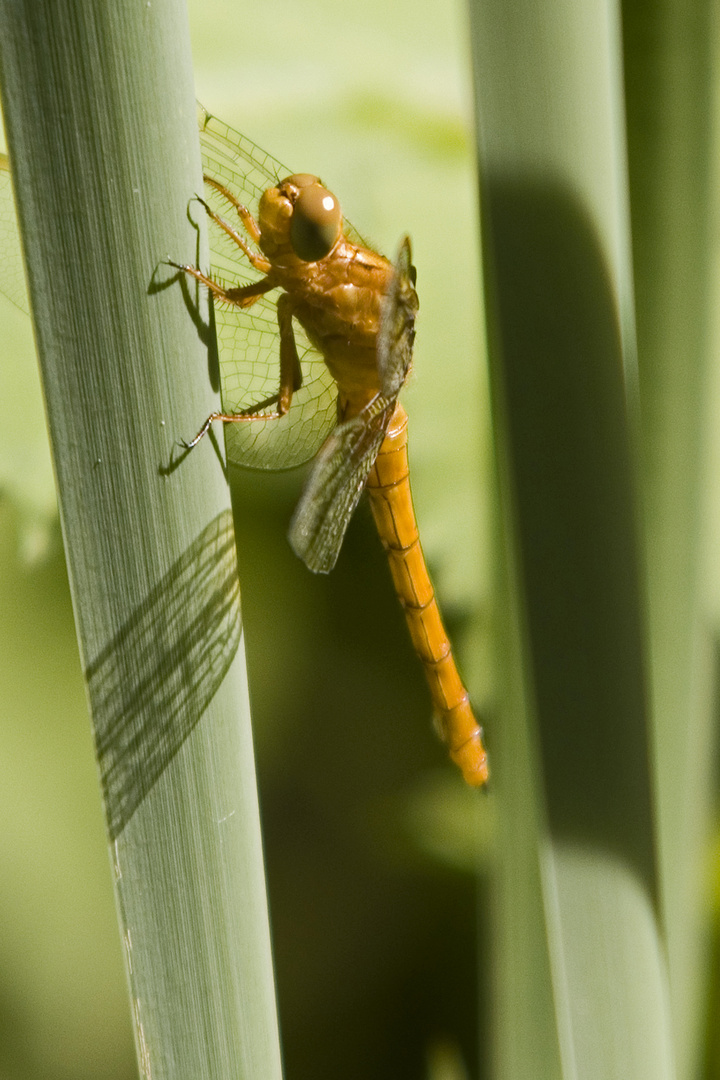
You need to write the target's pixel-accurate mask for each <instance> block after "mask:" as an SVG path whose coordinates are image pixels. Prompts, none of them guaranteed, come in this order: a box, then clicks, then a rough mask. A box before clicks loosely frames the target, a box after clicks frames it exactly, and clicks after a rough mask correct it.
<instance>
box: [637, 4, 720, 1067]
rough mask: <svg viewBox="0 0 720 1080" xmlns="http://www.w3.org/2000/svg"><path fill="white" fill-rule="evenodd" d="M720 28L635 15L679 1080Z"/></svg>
mask: <svg viewBox="0 0 720 1080" xmlns="http://www.w3.org/2000/svg"><path fill="white" fill-rule="evenodd" d="M714 20H715V9H714V6H713V5H712V4H710V3H706V2H703V0H700V2H695V3H693V4H685V3H683V2H682V0H662V2H661V3H658V4H652V5H647V4H645V3H642V2H637V0H626V2H625V4H624V5H623V37H624V42H625V85H626V97H627V113H628V136H629V165H630V196H631V207H632V223H633V229H632V232H633V262H634V269H635V290H636V296H637V316H638V360H639V372H640V392H641V400H642V412H641V416H642V439H643V486H644V504H645V512H646V521H647V566H648V598H649V619H650V629H651V643H652V650H651V668H650V674H651V677H652V684H651V685H652V700H653V707H654V711H655V724H656V739H655V747H656V760H657V771H656V776H657V780H656V783H657V810H658V818H659V823H660V834H659V835H660V850H659V854H660V867H661V873H662V890H663V913H664V918H665V925H666V927H667V938H668V963H669V971H670V985H671V1000H672V1008H673V1024H674V1030H675V1037H676V1044H677V1058H678V1073H679V1075H680V1076H683V1077H688V1078H691V1077H695V1076H697V1075H698V1071H697V1070H698V1065H699V1055H700V1052H701V1048H702V1041H701V1037H700V1036H701V1033H702V1027H703V1012H704V1009H705V988H706V986H705V976H706V964H707V960H708V955H709V953H708V949H707V947H706V933H707V925H706V924H707V919H708V902H707V891H706V885H705V881H706V860H707V856H708V851H709V848H710V832H711V830H712V829H714V828H715V827H716V826H715V821H714V818H715V814H714V811H713V806H712V801H713V796H712V772H713V769H714V759H713V749H712V741H713V731H714V719H715V709H714V702H713V700H712V684H713V681H714V678H715V675H714V667H715V663H716V657H715V650H716V643H715V641H714V636H715V635H714V634H713V629H714V628H715V627H716V626H717V611H711V610H710V605H711V603H712V599H711V598H713V597H717V595H718V588H717V581H718V574H717V559H716V558H715V557H714V555H713V556H711V559H712V568H711V569H710V575H711V577H710V580H708V571H707V570H706V567H705V565H704V563H705V558H706V555H705V553H706V552H707V551H712V548H711V547H710V546H709V545H708V541H707V537H706V531H707V522H708V515H707V509H708V505H707V504H708V503H709V502H710V501H711V500H712V501H715V502H716V500H717V483H716V482H715V480H714V479H713V475H714V474H713V471H712V469H711V467H710V465H709V461H708V453H709V437H710V434H711V428H710V421H711V416H712V413H711V410H710V409H709V408H708V401H711V402H712V411H713V412H715V411H716V409H717V404H716V401H715V400H713V399H712V398H711V396H710V393H711V389H712V384H711V372H712V366H711V365H712V360H713V356H714V353H715V351H716V349H715V347H714V345H713V344H712V343H711V336H710V335H711V327H712V321H713V318H714V310H713V309H714V306H715V303H714V294H715V292H716V288H717V285H716V281H715V280H714V275H713V262H714V258H715V257H714V253H713V245H714V244H715V243H716V241H715V230H714V227H713V222H714V220H715V215H716V211H715V206H714V202H715V201H716V199H717V195H716V191H717V184H716V182H715V172H716V169H717V165H716V163H715V157H716V151H715V149H714V147H715V142H716V140H715V138H714V135H715V130H714V124H713V122H712V110H713V92H714V87H713V60H714V55H715V53H716V50H717V41H716V34H715V27H714ZM716 393H717V391H716ZM713 427H714V428H717V424H716V423H715V424H714V425H713ZM708 477H710V478H711V482H710V483H709V484H708V483H707V478H708ZM715 604H717V601H715ZM715 634H716V631H715Z"/></svg>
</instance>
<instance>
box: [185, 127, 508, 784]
mask: <svg viewBox="0 0 720 1080" xmlns="http://www.w3.org/2000/svg"><path fill="white" fill-rule="evenodd" d="M198 124H199V129H200V144H201V149H202V158H203V178H204V187H205V192H204V197H203V198H200V197H198V198H199V201H200V203H201V204H202V206H203V207H204V209H205V211H206V213H207V216H208V218H209V221H210V224H211V242H210V247H211V264H212V270H211V272H210V273H208V274H206V273H204V272H203V271H202V270H200V269H199V268H198V267H195V266H190V265H187V264H179V263H173V264H172V265H174V266H175V267H176V268H177V269H178V270H180V271H182V272H183V273H185V274H187V275H189V276H190V277H191V278H194V279H195V280H196V281H197V282H199V283H200V284H201V285H203V286H205V287H206V288H207V289H209V291H210V293H211V294H212V296H213V300H214V302H215V318H216V325H217V327H218V345H219V351H220V361H221V370H222V372H223V380H222V381H223V411H222V412H217V413H212V414H211V415H210V416H209V417H208V418H207V420H206V421H205V423H204V424H203V426H202V428H201V429H200V431H199V432H198V433H197V435H196V436H195V437H194V439H192V440H191V441H190V442H189V443H187V444H186V446H187V447H188V448H192V447H194V446H196V445H197V444H198V442H199V441H200V440H201V439H202V438H203V436H204V435H205V434H206V433H207V432H208V431H209V429H210V427H211V426H212V424H213V423H214V422H215V421H222V422H223V423H224V424H225V427H226V449H227V454H228V459H229V460H230V461H231V462H233V463H236V464H241V465H246V466H247V465H250V466H255V467H265V468H277V467H285V468H287V467H289V466H292V465H297V464H300V463H301V462H303V461H305V460H309V459H310V458H313V459H314V460H313V465H312V468H311V471H310V475H309V477H308V480H307V482H306V484H305V487H304V490H303V492H302V495H301V497H300V501H299V503H298V505H297V508H296V510H295V513H294V515H293V518H292V522H291V524H290V530H289V541H290V544H291V546H292V548H293V550H294V551H295V553H296V554H297V555H298V556H299V557H300V558H301V559H302V560H303V562H304V563H305V565H306V566H307V567H308V569H310V570H312V571H313V572H315V573H328V572H329V571H330V570H332V568H333V567H334V565H335V563H336V561H337V558H338V555H339V552H340V548H341V546H342V542H343V538H344V536H345V532H346V529H347V527H348V523H349V521H350V519H351V517H352V515H353V512H354V511H355V508H356V506H357V504H358V502H359V501H360V498H361V496H362V494H363V491H367V493H368V496H369V499H370V507H371V510H372V514H373V517H374V519H375V524H376V527H377V531H378V534H379V536H380V540H381V542H382V544H383V547H384V548H385V551H386V553H387V557H388V560H389V564H390V571H391V574H392V579H393V582H394V586H395V591H396V593H397V596H398V598H399V600H400V604H401V606H402V608H403V611H404V613H405V618H406V621H407V624H408V628H409V631H410V637H411V640H412V643H413V646H414V648H415V652H416V653H417V655H418V657H419V659H420V661H421V663H422V665H423V667H424V670H425V674H426V677H427V681H428V685H429V689H430V696H431V699H432V703H433V706H434V711H435V717H436V727H437V730H438V733H439V735H440V737H441V739H442V740H443V741H444V742H445V743H446V744H447V746H448V750H449V754H450V757H451V759H452V760H453V761H454V762H455V763H456V764H457V765H458V766H459V767H460V769H461V771H462V774H463V777H464V779H465V780H466V782H467V783H468V784H470V785H471V786H473V787H480V786H482V785H484V784H485V783H486V782H487V780H488V776H489V769H488V759H487V752H486V750H485V746H484V742H483V731H482V728H481V726H480V724H479V723H478V721H477V719H476V717H475V714H474V712H473V709H472V706H471V704H470V698H469V694H468V692H467V690H466V688H465V685H464V683H463V681H462V679H461V677H460V674H459V672H458V669H457V665H456V663H455V659H454V656H453V651H452V646H451V644H450V640H449V638H448V635H447V632H446V630H445V627H444V625H443V622H442V618H441V615H440V610H439V607H438V603H437V599H436V596H435V592H434V589H433V585H432V582H431V579H430V575H429V573H428V569H427V564H426V562H425V557H424V555H423V551H422V547H421V544H420V535H419V530H418V524H417V519H416V516H415V511H414V508H413V501H412V493H411V489H410V471H409V464H408V451H407V444H408V416H407V413H406V412H405V410H404V408H403V407H402V405H401V404H400V402H399V400H398V398H399V394H400V391H401V390H402V387H403V386H404V384H405V381H406V379H407V376H408V374H409V371H410V368H411V364H412V354H413V342H414V339H415V317H416V314H417V311H418V298H417V292H416V289H415V285H416V271H415V268H414V266H413V265H412V254H411V245H410V240H409V238H408V237H407V236H405V237H403V239H402V241H401V243H400V246H399V250H398V253H397V257H396V259H395V261H394V262H390V261H389V260H388V259H386V258H385V257H384V256H382V255H379V254H378V253H377V252H375V251H373V250H372V249H371V248H369V247H368V246H367V244H365V243H364V242H363V240H362V239H361V237H360V236H359V235H358V233H357V232H356V231H355V229H354V228H353V227H352V226H351V225H350V224H349V223H348V222H346V221H345V220H344V218H343V215H342V211H341V208H340V204H339V202H338V200H337V199H336V197H335V196H334V195H333V194H332V193H331V192H330V191H328V190H327V188H325V187H324V186H323V184H322V182H321V181H320V180H319V178H318V177H316V176H314V175H312V174H307V173H300V174H298V173H295V174H289V172H288V170H287V169H286V168H284V167H283V166H282V165H281V164H280V162H278V161H276V160H275V159H274V158H272V157H270V155H268V154H266V153H265V152H264V151H262V150H260V149H259V148H258V147H257V146H255V145H254V144H253V143H252V142H250V140H249V139H247V138H246V137H245V136H242V135H240V134H239V133H238V132H235V131H233V130H232V129H231V128H229V127H228V126H227V125H226V124H224V123H223V122H222V121H220V120H219V119H217V118H216V117H214V116H212V115H211V114H210V113H208V112H207V111H206V110H205V109H204V108H203V107H202V106H198ZM248 205H254V206H257V216H253V214H252V213H251V211H250V210H249V209H248ZM278 292H279V296H278V295H277V293H278ZM270 294H273V296H274V298H273V296H271V295H270Z"/></svg>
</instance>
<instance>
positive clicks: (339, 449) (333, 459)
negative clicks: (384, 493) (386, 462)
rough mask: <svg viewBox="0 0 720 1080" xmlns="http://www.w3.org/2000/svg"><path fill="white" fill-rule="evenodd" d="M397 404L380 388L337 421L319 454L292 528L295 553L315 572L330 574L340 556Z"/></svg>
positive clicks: (296, 510)
mask: <svg viewBox="0 0 720 1080" xmlns="http://www.w3.org/2000/svg"><path fill="white" fill-rule="evenodd" d="M394 408H395V401H394V400H393V401H388V399H387V398H385V397H383V396H382V394H378V395H377V397H375V398H373V400H372V401H371V402H370V404H369V405H366V406H365V408H364V409H363V411H362V412H361V413H359V414H358V415H357V416H355V417H353V419H352V420H347V421H345V422H344V423H342V424H338V426H337V427H336V428H335V430H334V431H333V432H332V433H331V434H330V435H329V436H328V438H327V439H326V440H325V443H324V444H323V446H322V448H321V450H320V452H319V454H318V455H317V458H316V460H315V464H314V466H313V470H312V472H311V473H310V476H309V478H308V482H307V484H306V485H305V490H304V491H303V493H302V496H301V497H300V502H299V503H298V505H297V507H296V509H295V513H294V515H293V519H292V521H291V523H290V531H289V533H288V539H289V540H290V546H291V547H292V549H293V551H294V552H295V554H296V555H299V556H300V558H301V559H302V560H303V562H304V563H305V565H306V566H307V567H308V569H309V570H312V571H313V572H314V573H316V574H328V573H329V572H330V571H331V570H332V568H333V566H334V565H335V563H336V562H337V557H338V555H339V554H340V548H341V547H342V542H343V539H344V537H345V532H346V530H347V527H348V524H349V522H350V518H351V517H352V515H353V512H354V510H355V507H356V506H357V504H358V502H359V501H360V496H361V495H362V492H363V488H364V487H365V481H366V480H367V477H368V473H369V472H370V470H371V468H372V466H373V462H374V461H375V458H376V457H377V455H378V451H379V449H380V447H381V446H382V442H383V439H384V438H385V433H386V431H387V428H388V424H389V423H390V419H391V417H392V414H393V410H394Z"/></svg>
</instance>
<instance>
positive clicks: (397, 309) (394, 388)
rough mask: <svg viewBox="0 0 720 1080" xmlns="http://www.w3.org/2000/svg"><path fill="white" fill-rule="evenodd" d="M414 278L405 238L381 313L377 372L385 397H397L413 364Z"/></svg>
mask: <svg viewBox="0 0 720 1080" xmlns="http://www.w3.org/2000/svg"><path fill="white" fill-rule="evenodd" d="M415 279H416V273H415V267H414V266H413V264H412V251H411V248H410V237H409V236H404V237H403V238H402V240H401V242H400V248H399V250H398V255H397V259H396V260H395V273H394V274H393V278H392V281H391V282H390V288H389V290H388V293H387V296H386V297H385V300H384V301H383V307H382V311H381V313H380V332H379V334H378V372H379V374H380V385H381V387H382V392H383V394H384V395H385V397H386V398H395V397H397V395H398V394H399V393H400V390H401V388H402V386H403V384H404V383H405V380H406V379H407V376H408V372H409V371H410V366H411V364H412V354H413V343H414V341H415V316H416V315H417V311H418V298H417V293H416V292H415Z"/></svg>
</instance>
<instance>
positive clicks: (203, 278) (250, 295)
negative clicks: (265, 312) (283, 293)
mask: <svg viewBox="0 0 720 1080" xmlns="http://www.w3.org/2000/svg"><path fill="white" fill-rule="evenodd" d="M168 261H169V263H170V266H174V267H175V269H176V270H183V271H184V272H185V273H186V274H189V275H190V277H194V278H195V280H196V281H199V282H200V284H201V285H206V286H207V288H208V289H209V290H210V292H211V293H212V294H213V296H214V297H215V299H216V300H219V301H220V302H221V303H223V304H234V305H235V306H236V307H241V308H246V307H250V305H251V304H254V303H255V301H256V300H257V299H259V297H261V296H262V295H263V294H264V293H266V292H270V290H271V289H274V288H276V286H275V284H274V283H273V282H272V281H270V280H269V279H268V278H261V279H260V280H259V281H252V282H251V283H250V284H249V285H237V286H235V287H234V288H232V289H226V288H225V286H224V285H221V284H220V282H219V281H214V280H213V279H212V278H211V277H208V275H207V274H203V272H202V270H198V268H197V267H196V266H189V265H188V264H187V263H176V262H173V261H172V259H170V260H168Z"/></svg>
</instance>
